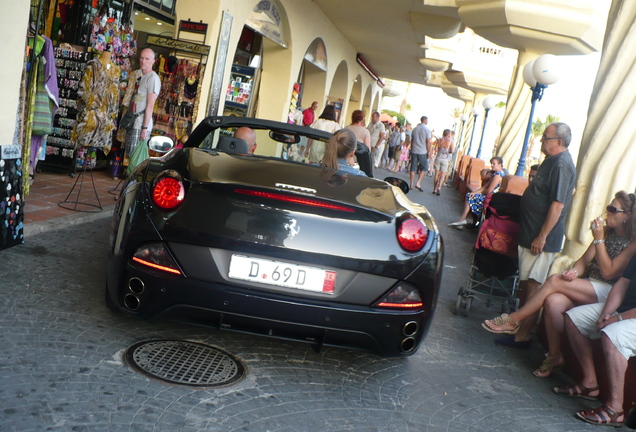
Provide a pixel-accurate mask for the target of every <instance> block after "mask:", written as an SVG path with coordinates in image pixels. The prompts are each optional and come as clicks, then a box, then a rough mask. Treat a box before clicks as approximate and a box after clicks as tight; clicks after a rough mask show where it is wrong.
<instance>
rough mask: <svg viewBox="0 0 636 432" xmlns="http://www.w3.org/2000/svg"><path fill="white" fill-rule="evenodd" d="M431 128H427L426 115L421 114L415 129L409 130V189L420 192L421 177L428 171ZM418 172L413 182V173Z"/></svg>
mask: <svg viewBox="0 0 636 432" xmlns="http://www.w3.org/2000/svg"><path fill="white" fill-rule="evenodd" d="M432 137H433V135H432V134H431V130H430V129H429V128H428V117H426V116H422V117H421V118H420V124H418V125H417V126H415V129H413V131H412V132H411V172H410V180H411V184H410V186H411V189H412V188H415V189H417V190H419V191H420V192H422V191H423V190H422V179H423V178H424V175H425V174H426V172H427V171H428V154H429V152H430V151H431V145H432V142H431V138H432ZM416 172H417V173H419V174H418V176H417V183H415V173H416Z"/></svg>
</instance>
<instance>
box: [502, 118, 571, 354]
mask: <svg viewBox="0 0 636 432" xmlns="http://www.w3.org/2000/svg"><path fill="white" fill-rule="evenodd" d="M571 138H572V132H571V131H570V127H569V126H568V125H566V124H565V123H552V124H550V125H549V126H548V127H547V128H546V129H545V132H544V133H543V136H542V137H541V151H542V152H543V153H544V154H545V155H546V159H545V161H544V162H543V163H542V164H541V166H540V167H539V170H538V171H537V174H536V177H535V178H534V180H533V181H532V182H531V183H530V184H529V185H528V187H527V188H526V190H525V192H524V194H523V197H522V198H521V220H520V225H519V238H518V244H519V281H520V283H519V286H520V289H521V295H522V298H521V300H522V302H524V300H526V299H527V298H529V297H531V296H532V295H534V294H535V293H536V292H537V290H538V289H539V287H541V285H542V284H543V283H544V282H545V280H546V278H547V276H548V271H549V269H550V265H552V261H554V258H555V255H556V254H557V253H558V252H561V247H562V245H563V236H564V220H565V215H566V213H567V211H568V208H569V206H570V202H571V199H572V192H573V191H574V185H575V179H576V169H575V167H574V162H573V161H572V156H571V155H570V152H569V151H568V146H569V145H570V140H571ZM536 319H537V313H536V312H535V313H534V314H532V315H531V316H529V317H527V318H526V319H524V320H523V321H522V322H521V326H520V327H519V330H518V331H517V332H516V334H515V335H509V336H506V337H503V338H500V339H497V340H495V342H496V343H497V344H499V345H505V346H509V347H515V348H528V347H530V344H531V332H532V328H533V326H534V323H535V322H536Z"/></svg>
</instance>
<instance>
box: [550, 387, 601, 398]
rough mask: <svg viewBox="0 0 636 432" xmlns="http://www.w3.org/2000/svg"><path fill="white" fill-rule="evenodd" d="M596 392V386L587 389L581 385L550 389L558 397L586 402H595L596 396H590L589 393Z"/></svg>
mask: <svg viewBox="0 0 636 432" xmlns="http://www.w3.org/2000/svg"><path fill="white" fill-rule="evenodd" d="M595 391H598V386H596V387H590V388H587V387H585V386H584V385H583V384H574V385H573V386H559V387H554V388H553V389H552V393H554V394H558V395H559V396H566V397H576V398H581V399H587V400H596V399H598V395H596V396H590V393H592V392H595Z"/></svg>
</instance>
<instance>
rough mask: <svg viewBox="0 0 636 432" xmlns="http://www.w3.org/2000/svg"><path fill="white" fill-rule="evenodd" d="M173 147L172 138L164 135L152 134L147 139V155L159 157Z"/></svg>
mask: <svg viewBox="0 0 636 432" xmlns="http://www.w3.org/2000/svg"><path fill="white" fill-rule="evenodd" d="M173 147H174V141H172V138H168V137H165V136H161V135H158V136H153V137H152V138H150V139H149V140H148V155H149V156H151V157H160V156H163V155H164V154H166V153H168V152H169V151H170V150H172V149H173Z"/></svg>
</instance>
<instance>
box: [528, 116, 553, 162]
mask: <svg viewBox="0 0 636 432" xmlns="http://www.w3.org/2000/svg"><path fill="white" fill-rule="evenodd" d="M559 120H561V117H557V116H554V115H552V114H548V115H547V116H546V118H545V121H542V120H541V119H540V118H539V117H537V121H535V122H534V123H532V132H531V133H530V142H529V145H528V151H527V152H526V160H527V161H529V160H530V157H531V156H532V152H533V150H534V144H535V142H536V140H537V138H538V137H541V135H543V132H544V131H545V128H547V127H548V126H549V125H551V124H552V123H556V122H558V121H559Z"/></svg>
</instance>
